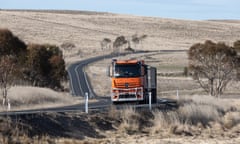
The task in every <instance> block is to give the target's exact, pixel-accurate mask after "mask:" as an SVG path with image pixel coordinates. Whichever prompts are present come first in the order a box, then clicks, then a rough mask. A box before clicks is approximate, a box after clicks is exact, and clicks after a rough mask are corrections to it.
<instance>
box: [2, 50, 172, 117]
mask: <svg viewBox="0 0 240 144" xmlns="http://www.w3.org/2000/svg"><path fill="white" fill-rule="evenodd" d="M143 52H145V51H139V52H135V53H143ZM158 52H161V51H158ZM162 52H169V51H162ZM170 52H172V51H170ZM174 52H175V51H174ZM145 53H147V52H145ZM126 54H128V53H122V54H120V55H121V56H122V55H126ZM118 56H119V55H118ZM113 57H116V55H103V56H97V57H93V58H89V59H86V60H83V61H79V62H76V63H74V64H72V65H70V66H69V68H68V74H69V80H70V88H71V93H72V95H73V96H85V93H86V92H87V93H89V96H90V98H91V97H97V95H96V94H95V93H94V92H93V90H92V87H91V84H90V82H89V78H88V76H87V74H86V73H85V71H84V67H85V66H87V65H88V64H90V63H93V62H96V61H99V60H102V59H104V58H113ZM110 103H111V102H110V98H109V99H106V98H105V99H104V98H103V99H99V101H98V102H94V103H89V108H90V109H103V108H106V107H109V105H110ZM158 104H169V105H172V104H173V105H175V104H176V102H175V101H173V100H168V99H159V100H158V103H157V105H158ZM136 107H142V106H141V105H139V106H136ZM76 110H77V111H78V110H84V104H76V105H72V106H65V107H56V108H46V109H37V110H23V111H10V112H0V116H1V115H6V114H8V115H16V114H32V113H41V112H53V111H54V112H67V111H76Z"/></svg>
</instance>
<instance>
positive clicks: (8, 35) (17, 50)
mask: <svg viewBox="0 0 240 144" xmlns="http://www.w3.org/2000/svg"><path fill="white" fill-rule="evenodd" d="M26 47H27V46H26V45H25V43H24V42H23V41H21V40H20V39H19V38H18V37H16V36H14V35H13V34H12V32H11V31H9V30H8V29H0V56H4V55H13V56H20V55H21V53H24V52H25V51H26Z"/></svg>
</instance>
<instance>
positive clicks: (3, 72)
mask: <svg viewBox="0 0 240 144" xmlns="http://www.w3.org/2000/svg"><path fill="white" fill-rule="evenodd" d="M14 66H15V64H14V62H13V60H12V58H11V57H10V56H2V57H1V60H0V86H1V90H2V96H3V105H4V104H5V102H6V100H7V96H8V90H9V89H10V87H11V86H12V83H13V82H14V74H13V73H14Z"/></svg>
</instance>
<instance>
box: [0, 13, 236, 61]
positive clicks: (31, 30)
mask: <svg viewBox="0 0 240 144" xmlns="http://www.w3.org/2000/svg"><path fill="white" fill-rule="evenodd" d="M0 21H1V23H0V27H2V28H8V29H10V30H11V31H12V32H13V33H14V34H16V35H17V36H19V37H20V38H21V39H23V40H24V41H26V42H28V43H51V44H57V45H61V44H62V43H65V42H70V43H73V44H75V45H76V47H75V48H73V49H70V50H64V52H65V58H66V60H67V61H69V62H70V61H75V60H76V59H74V57H76V58H79V55H80V54H81V53H84V55H85V56H90V55H92V54H93V52H94V53H95V54H96V52H101V50H100V41H101V40H102V39H103V38H110V39H111V40H112V41H114V40H115V38H116V36H119V35H124V36H126V37H131V36H132V35H134V34H139V35H142V34H146V35H148V37H147V39H146V40H145V41H144V42H143V45H142V46H141V47H140V48H141V49H145V50H161V49H164V50H169V49H174V50H176V49H177V50H179V49H188V48H189V47H190V46H191V45H192V44H193V43H196V42H203V41H204V40H206V39H211V40H213V41H224V42H226V43H228V44H231V43H232V42H233V41H235V40H237V39H238V38H239V37H240V25H239V21H231V22H229V21H190V20H175V19H166V18H156V17H155V18H154V17H140V16H131V15H120V14H110V13H97V12H83V11H79V12H77V11H6V10H0Z"/></svg>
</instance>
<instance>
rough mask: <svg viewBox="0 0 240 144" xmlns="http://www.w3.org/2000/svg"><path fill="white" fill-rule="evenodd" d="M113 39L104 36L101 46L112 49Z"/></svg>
mask: <svg viewBox="0 0 240 144" xmlns="http://www.w3.org/2000/svg"><path fill="white" fill-rule="evenodd" d="M111 42H112V41H111V40H110V39H109V38H104V39H103V40H102V41H101V42H100V44H101V48H102V50H103V49H111Z"/></svg>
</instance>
